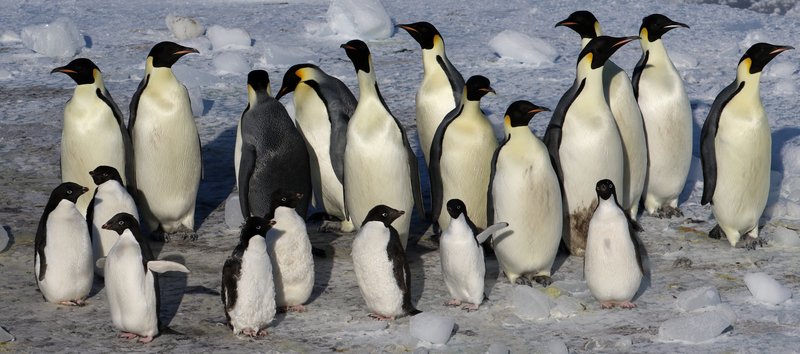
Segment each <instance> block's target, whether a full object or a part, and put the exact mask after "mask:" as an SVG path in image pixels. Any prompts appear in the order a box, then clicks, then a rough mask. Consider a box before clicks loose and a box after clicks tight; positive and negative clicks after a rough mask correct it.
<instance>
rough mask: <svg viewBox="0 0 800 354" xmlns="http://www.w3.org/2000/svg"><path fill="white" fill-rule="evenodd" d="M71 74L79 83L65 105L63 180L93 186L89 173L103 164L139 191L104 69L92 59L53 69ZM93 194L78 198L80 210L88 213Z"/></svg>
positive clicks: (128, 145)
mask: <svg viewBox="0 0 800 354" xmlns="http://www.w3.org/2000/svg"><path fill="white" fill-rule="evenodd" d="M52 72H53V73H56V72H60V73H64V74H67V75H69V77H70V78H72V79H73V80H74V81H75V83H76V84H77V86H75V91H74V92H73V94H72V98H71V99H70V100H69V101H68V102H67V105H66V106H65V107H64V123H63V129H62V131H61V181H63V182H75V183H78V184H80V185H83V186H91V185H93V182H92V178H91V177H89V175H87V174H86V172H88V171H91V170H93V169H94V168H95V167H97V166H100V165H108V166H112V167H114V168H116V169H117V171H120V174H122V183H123V185H124V186H128V187H130V188H129V190H131V191H133V190H135V187H134V184H133V182H134V181H133V179H134V176H133V155H132V147H131V139H130V135H128V131H127V130H126V129H125V123H124V121H123V120H124V118H123V116H122V111H120V109H119V107H118V106H117V104H116V103H115V102H114V99H113V98H111V94H110V93H109V92H108V90H107V89H106V87H105V84H104V83H103V75H102V74H101V73H100V68H98V67H97V65H95V63H94V62H92V61H91V60H89V59H86V58H78V59H75V60H73V61H71V62H70V63H69V64H67V65H65V66H61V67H58V68H55V69H53V71H52ZM91 199H92V196H91V194H88V193H87V194H83V195H81V197H80V198H78V203H77V205H78V210H80V212H81V215H86V207H87V205H89V200H91Z"/></svg>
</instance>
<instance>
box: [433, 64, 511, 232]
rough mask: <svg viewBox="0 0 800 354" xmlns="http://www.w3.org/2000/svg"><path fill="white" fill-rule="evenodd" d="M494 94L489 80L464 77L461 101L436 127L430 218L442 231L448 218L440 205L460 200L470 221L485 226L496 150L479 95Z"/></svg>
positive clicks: (490, 127)
mask: <svg viewBox="0 0 800 354" xmlns="http://www.w3.org/2000/svg"><path fill="white" fill-rule="evenodd" d="M490 92H491V93H494V89H492V87H491V86H489V79H487V78H485V77H483V76H480V75H476V76H473V77H470V78H469V80H467V84H466V86H465V87H464V93H463V94H462V95H461V102H459V104H458V107H457V108H456V109H453V110H452V111H450V113H448V114H447V117H445V118H444V120H443V121H442V124H440V125H439V128H438V129H436V135H434V137H433V143H432V145H431V154H430V168H429V169H428V170H429V174H430V178H431V205H432V206H431V219H433V220H435V221H437V222H438V224H439V228H440V229H442V230H444V229H446V228H447V226H448V224H449V223H450V217H449V216H448V215H447V214H446V213H442V204H443V203H445V202H446V201H448V200H450V199H459V200H461V201H462V202H463V203H464V204H465V205H466V206H467V208H469V210H472V211H473V212H472V221H473V222H474V223H475V225H476V226H478V228H481V229H485V228H486V193H484V190H485V189H486V186H487V185H488V184H489V174H490V172H491V162H492V155H493V154H494V150H495V149H497V137H496V136H495V135H494V129H493V128H492V123H491V122H489V119H488V118H486V115H484V113H483V111H482V110H481V107H480V101H481V98H482V97H483V96H484V95H486V94H488V93H490Z"/></svg>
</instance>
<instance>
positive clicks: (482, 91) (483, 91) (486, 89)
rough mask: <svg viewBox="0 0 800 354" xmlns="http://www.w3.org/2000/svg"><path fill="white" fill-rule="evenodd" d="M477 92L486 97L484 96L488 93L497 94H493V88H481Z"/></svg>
mask: <svg viewBox="0 0 800 354" xmlns="http://www.w3.org/2000/svg"><path fill="white" fill-rule="evenodd" d="M478 91H480V92H481V93H483V94H484V95H486V94H488V93H493V94H497V92H495V91H494V89H493V88H491V87H484V88H481V89H479V90H478Z"/></svg>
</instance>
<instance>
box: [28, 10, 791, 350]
mask: <svg viewBox="0 0 800 354" xmlns="http://www.w3.org/2000/svg"><path fill="white" fill-rule="evenodd" d="M555 26H557V27H558V26H563V27H568V28H570V29H572V30H574V31H575V32H577V33H578V34H579V35H580V36H581V49H580V52H579V54H578V57H577V59H576V60H575V62H574V65H575V79H574V81H573V84H572V85H571V87H570V88H569V89H568V90H567V91H566V92H565V93H564V94H563V95H562V96H561V99H560V100H559V101H558V103H557V104H556V105H555V108H554V109H553V110H552V115H551V117H550V120H549V123H548V124H547V128H546V130H545V131H544V134H543V135H542V136H541V137H540V136H537V135H535V134H534V132H533V131H532V130H531V129H530V128H529V125H530V122H531V120H532V119H534V117H535V116H536V115H537V114H539V113H542V112H549V111H551V110H550V109H549V108H547V107H544V106H540V105H537V104H535V103H533V102H530V101H525V100H520V101H516V102H513V103H511V104H510V105H509V106H508V108H507V110H506V111H505V114H504V115H503V117H502V129H503V134H502V139H500V140H498V139H497V136H496V135H495V132H494V128H493V123H492V119H491V118H490V117H489V116H487V114H486V113H485V112H483V111H482V110H481V100H482V99H484V98H485V97H486V96H487V95H491V94H494V93H495V90H494V88H493V87H492V86H491V83H490V79H489V78H487V77H485V76H482V75H472V76H469V78H468V79H467V80H466V81H465V80H464V78H463V77H462V75H461V74H460V73H459V71H458V70H457V69H456V68H455V66H454V65H453V64H452V63H451V62H450V60H449V59H448V58H447V56H446V54H445V48H444V39H443V36H442V34H441V33H440V32H439V31H438V30H437V29H436V27H435V26H434V25H432V24H430V23H428V22H416V23H409V24H400V25H398V26H397V27H398V28H401V29H404V30H405V31H407V32H408V34H409V35H411V37H412V38H413V39H414V40H415V41H416V42H417V43H418V44H419V46H420V48H421V51H422V64H423V65H422V66H423V71H424V74H423V76H422V82H421V83H420V85H419V90H418V91H417V94H416V125H417V133H418V139H419V144H418V146H419V147H420V148H421V151H420V152H421V153H422V155H423V161H424V162H425V166H423V168H424V169H427V171H428V172H429V174H428V175H429V180H423V179H422V176H424V175H423V174H421V173H420V171H421V169H420V166H419V162H418V161H419V160H418V158H417V154H416V153H415V151H414V150H413V149H412V144H411V141H412V139H413V137H410V136H409V135H408V134H407V132H406V127H404V126H403V124H401V121H400V120H399V119H397V117H396V116H395V115H394V114H393V113H392V112H391V110H390V107H389V106H388V105H387V103H386V100H385V99H384V97H383V96H382V95H381V91H380V88H379V86H380V85H379V82H380V81H379V79H378V78H379V75H378V72H379V71H380V67H376V65H375V64H374V62H373V58H372V54H371V52H370V49H369V47H368V44H367V43H365V42H364V41H361V40H358V39H354V40H351V41H348V42H346V43H344V44H342V45H341V49H342V50H343V54H344V55H345V56H346V57H347V58H348V59H349V60H350V62H351V63H352V65H353V68H354V71H355V78H356V79H357V82H358V91H357V95H354V94H353V92H352V91H350V89H349V88H348V87H347V85H345V84H344V83H343V82H342V81H341V80H340V79H338V78H336V77H334V76H331V75H329V74H327V73H325V72H324V71H323V69H322V68H321V67H320V66H317V65H314V64H309V63H299V64H297V65H294V66H292V67H290V68H289V70H288V71H287V72H286V73H285V75H284V76H283V78H282V80H281V87H280V89H279V90H278V91H277V92H278V93H277V95H276V96H273V95H272V89H271V84H270V79H269V75H268V73H267V72H266V71H264V70H254V71H252V72H250V73H249V75H248V77H247V82H246V83H245V84H246V92H247V94H246V100H243V101H245V102H246V108H245V109H244V111H243V113H242V114H241V118H240V120H239V123H238V127H237V134H236V142H235V145H234V146H233V147H232V148H233V149H234V156H235V161H234V162H233V163H232V165H234V166H233V167H234V171H235V181H236V191H237V192H238V195H239V201H240V209H241V213H242V216H243V218H244V220H245V221H244V223H243V225H242V226H241V230H240V236H239V242H238V244H237V245H236V247H235V248H234V249H233V250H232V252H231V253H230V256H229V257H228V258H227V260H226V261H225V263H224V265H222V266H221V270H222V271H221V273H222V280H221V289H222V290H221V291H220V294H221V300H222V303H223V306H222V307H223V309H224V313H225V316H226V320H227V323H228V325H229V327H230V329H231V330H232V331H233V333H234V334H236V335H245V336H251V337H261V336H265V335H266V334H267V328H268V327H269V326H270V324H271V323H272V322H273V319H274V317H275V316H276V313H277V312H279V311H280V312H304V311H307V310H309V309H308V305H309V304H308V301H309V299H310V298H311V293H312V290H313V288H314V284H315V274H314V254H315V253H314V249H313V247H312V244H311V242H310V239H309V236H308V231H307V226H306V225H307V223H308V222H309V220H312V219H314V218H315V216H314V215H309V214H311V213H312V212H315V213H316V214H315V215H321V218H323V219H324V220H325V222H324V223H323V226H322V227H320V230H322V231H326V232H329V231H336V232H339V233H351V232H354V233H355V235H354V238H353V241H352V252H351V257H352V264H353V273H354V274H353V276H354V278H355V279H356V281H357V283H358V287H359V290H360V293H361V295H362V297H363V300H364V304H365V305H366V307H367V308H368V311H369V316H371V317H373V318H375V319H379V320H393V319H395V318H398V317H402V316H413V315H415V314H417V313H419V312H420V310H418V309H417V308H416V306H415V305H414V304H412V301H411V284H412V282H411V279H412V278H413V277H412V274H411V272H410V267H409V261H408V256H407V254H406V252H407V250H410V249H411V248H413V247H414V244H415V242H417V241H418V239H419V238H418V237H415V236H420V235H414V234H412V230H411V224H412V215H414V214H415V213H416V216H417V218H419V219H420V220H423V223H428V222H429V223H430V224H432V226H433V227H432V229H433V230H434V234H435V236H437V237H436V238H435V240H436V242H437V243H438V245H439V252H440V256H441V257H440V258H441V271H442V275H443V278H444V282H445V285H446V288H447V289H448V292H449V293H450V294H449V295H450V297H449V298H448V300H447V301H445V302H444V304H445V305H447V306H463V307H462V308H463V309H464V310H466V311H477V310H478V309H479V308H480V305H481V303H482V302H483V301H484V300H485V299H486V297H485V292H486V289H485V286H484V278H485V274H486V267H485V257H486V255H487V254H489V255H493V256H494V257H496V258H497V262H498V263H499V265H500V269H501V270H502V272H503V274H504V275H505V277H506V278H507V279H508V281H509V282H510V283H512V284H520V285H526V286H536V285H534V284H539V285H540V286H543V287H547V286H549V285H550V284H551V282H552V281H553V280H552V275H553V274H552V273H553V271H554V269H553V265H554V263H555V260H556V256H557V254H558V253H559V249H560V247H562V246H563V248H564V249H566V251H567V252H569V254H570V255H572V256H576V257H585V258H584V261H585V263H584V276H585V279H586V283H587V285H588V288H589V290H590V291H591V293H592V295H593V296H594V297H595V298H596V299H597V300H598V302H599V303H600V307H602V308H612V307H615V306H619V307H621V308H634V307H636V305H635V304H634V303H633V302H632V301H633V300H634V298H635V295H636V294H637V293H638V292H639V291H640V286H641V283H642V279H643V278H644V277H646V276H647V273H646V272H645V269H644V267H643V266H642V263H643V259H642V258H643V256H642V255H643V254H644V250H643V242H642V241H641V240H639V238H638V235H637V234H638V232H640V231H642V227H641V225H640V224H639V222H638V221H637V220H638V219H639V218H640V215H639V210H640V205H641V206H642V207H643V208H642V209H643V210H644V211H646V213H647V214H648V215H650V216H653V217H657V218H672V217H680V216H682V212H681V210H680V208H679V204H678V202H679V196H680V193H681V191H682V190H683V188H684V184H685V182H686V178H687V175H688V173H689V167H690V165H691V159H692V154H691V152H692V129H693V126H692V122H693V118H692V109H691V105H690V101H689V98H688V96H687V94H686V89H685V87H684V82H683V80H682V79H681V76H680V74H679V73H678V71H677V70H676V68H675V65H674V64H673V63H672V61H671V60H670V57H669V55H668V53H667V50H666V47H665V45H664V41H663V37H664V36H665V35H666V34H667V33H668V32H669V31H670V30H672V29H677V28H689V26H688V25H686V24H683V23H680V22H676V21H673V20H671V19H670V18H668V17H666V16H664V15H661V14H653V15H650V16H647V17H644V19H643V20H642V23H641V26H640V27H639V33H638V35H637V36H623V37H612V36H606V35H603V34H602V31H601V29H600V25H599V22H598V20H597V19H596V18H595V16H594V15H593V14H592V13H591V12H588V11H577V12H574V13H572V14H571V15H569V16H568V17H567V18H566V19H564V20H562V21H560V22H558V23H556V24H555ZM636 41H638V42H639V44H640V46H641V50H642V56H641V59H640V60H639V62H638V63H637V64H636V66H635V68H633V71H632V76H630V77H629V76H628V74H627V72H626V71H625V70H623V69H622V68H620V67H619V66H617V65H616V64H615V63H613V62H612V61H611V60H609V59H610V58H611V56H612V55H613V54H614V53H615V52H616V51H617V50H618V49H620V48H621V47H623V46H625V45H628V44H629V43H632V42H636ZM789 49H792V47H790V46H782V45H772V44H768V43H758V44H755V45H753V46H751V47H750V48H749V49H748V50H747V51H746V52H745V53H744V55H743V56H742V57H741V59H740V61H739V64H738V67H737V70H736V77H735V80H734V81H733V82H732V83H731V84H730V85H728V86H727V87H726V88H725V89H724V90H722V92H721V93H720V94H719V95H718V96H717V98H716V99H715V100H714V102H713V104H712V106H711V110H710V112H709V113H708V117H707V118H706V120H705V123H704V124H703V127H702V132H701V140H700V149H701V161H702V171H703V182H704V183H703V185H704V189H703V195H702V199H701V203H702V204H703V205H705V204H708V203H711V210H712V213H713V216H714V218H715V219H716V222H717V223H718V225H717V226H715V227H714V228H713V229H712V230H710V232H709V236H710V237H712V238H717V239H719V238H723V237H725V239H727V240H728V242H729V243H730V245H731V246H735V247H745V248H754V247H755V246H756V245H757V244H759V243H760V242H761V241H760V240H759V237H758V222H759V218H760V217H761V214H762V213H763V211H764V209H765V207H766V202H767V196H768V194H769V180H770V167H771V166H770V163H771V162H770V154H771V151H772V150H771V140H770V127H769V124H768V123H769V122H768V120H767V117H766V114H765V112H764V108H763V106H762V104H761V100H760V97H759V80H760V74H761V71H762V70H763V69H764V67H765V66H766V65H767V63H769V61H770V60H772V59H773V58H775V56H777V55H778V54H780V53H782V52H784V51H786V50H789ZM191 53H198V51H197V50H196V49H194V48H190V47H185V46H182V45H179V44H176V43H173V42H161V43H158V44H156V45H155V46H153V47H152V50H151V51H150V53H149V54H148V56H147V59H146V63H145V72H144V77H143V79H142V80H141V83H140V84H139V86H138V88H137V90H136V92H135V93H134V94H133V97H132V100H131V102H130V106H129V107H130V114H129V119H128V122H127V126H126V125H125V122H124V116H123V114H122V111H121V110H120V109H119V107H118V106H117V104H116V103H115V102H114V100H113V99H112V98H111V95H110V93H109V92H108V90H107V89H106V87H105V85H104V83H103V78H102V75H101V72H100V69H99V68H98V67H97V65H95V64H94V63H93V62H92V61H91V60H89V59H86V58H79V59H75V60H73V61H72V62H70V63H69V64H68V65H65V66H62V67H58V68H55V69H53V70H52V72H54V73H55V72H60V73H64V74H67V75H68V76H70V78H72V79H73V80H74V81H75V83H76V84H77V86H76V87H75V91H74V93H73V96H72V98H71V99H70V100H69V102H68V103H67V104H66V107H65V109H64V116H63V133H62V140H61V178H62V182H63V183H62V184H60V185H59V186H58V187H56V188H55V189H54V190H53V192H52V194H51V195H50V199H49V201H48V203H47V205H46V207H45V209H44V213H43V215H42V217H41V219H40V221H39V227H38V231H37V234H36V240H35V246H34V247H35V252H34V264H35V269H34V270H35V276H36V284H37V286H38V287H39V289H40V291H41V293H42V295H43V296H44V298H45V300H46V301H48V302H53V303H59V304H64V305H79V306H83V305H85V304H86V297H87V296H88V295H89V292H90V290H91V288H92V283H93V278H94V275H95V274H97V275H98V276H100V277H102V278H103V279H104V280H103V281H104V282H105V286H106V289H107V299H108V303H109V308H110V312H111V318H112V323H113V325H114V327H116V328H117V329H118V330H119V331H120V337H122V338H129V339H132V338H138V339H139V341H140V342H143V343H147V342H150V341H152V340H153V338H154V337H155V336H158V335H159V333H160V330H163V328H164V326H163V324H162V323H161V321H160V319H159V304H160V300H159V298H160V293H159V282H158V273H163V272H169V271H177V272H184V273H188V272H189V270H188V269H187V268H186V267H185V266H184V265H181V264H178V263H175V262H170V261H164V260H157V259H156V258H155V257H154V255H153V252H152V250H151V248H150V245H149V243H150V242H151V240H160V241H169V240H170V238H171V237H175V236H180V237H182V238H184V239H190V240H194V239H196V238H197V233H196V230H195V207H196V204H197V203H196V199H197V195H198V193H199V192H202V191H200V190H199V184H200V180H201V177H202V174H203V160H202V156H201V151H202V149H201V143H200V139H199V134H198V129H197V126H196V124H195V121H194V117H193V115H192V110H191V103H190V100H189V94H188V92H187V90H186V88H185V87H184V86H183V85H182V84H181V82H180V81H178V79H177V78H176V76H175V75H174V73H173V72H172V70H171V67H172V65H173V64H175V63H176V62H177V61H178V60H179V59H180V58H182V57H183V56H184V55H187V54H191ZM289 94H292V95H293V98H292V99H293V103H294V107H295V110H294V118H292V117H291V116H290V115H289V113H288V111H287V110H286V108H285V107H284V105H283V103H281V101H280V99H281V98H283V97H285V96H287V95H289ZM551 107H552V106H551ZM89 136H91V137H92V139H88V138H87V137H89ZM426 183H429V184H430V205H429V208H427V209H428V210H427V212H426V208H425V206H424V205H423V204H424V203H423V193H422V191H423V188H422V186H423V184H426ZM91 186H96V187H95V188H94V193H88V192H89V191H90V188H89V187H91ZM148 235H149V236H150V238H148ZM413 276H416V277H421V276H423V275H422V274H415V275H413Z"/></svg>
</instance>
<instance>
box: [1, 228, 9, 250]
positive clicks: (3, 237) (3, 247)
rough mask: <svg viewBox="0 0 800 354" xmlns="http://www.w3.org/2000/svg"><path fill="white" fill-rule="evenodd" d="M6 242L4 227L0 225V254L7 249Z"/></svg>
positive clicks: (6, 235) (6, 233)
mask: <svg viewBox="0 0 800 354" xmlns="http://www.w3.org/2000/svg"><path fill="white" fill-rule="evenodd" d="M8 241H9V240H8V232H7V231H6V228H5V227H3V226H2V225H0V252H3V251H5V250H6V247H8Z"/></svg>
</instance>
